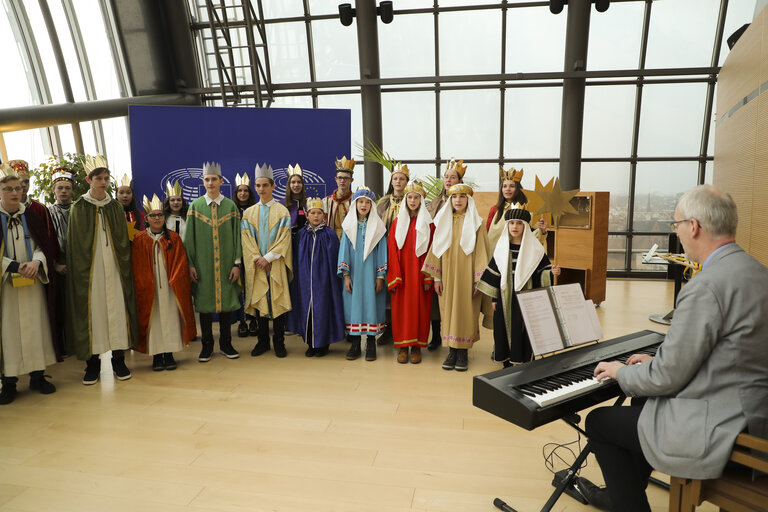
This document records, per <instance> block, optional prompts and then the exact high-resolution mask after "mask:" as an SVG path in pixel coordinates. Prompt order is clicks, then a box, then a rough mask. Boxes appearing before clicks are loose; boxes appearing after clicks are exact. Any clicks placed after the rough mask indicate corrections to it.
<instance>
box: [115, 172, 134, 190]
mask: <svg viewBox="0 0 768 512" xmlns="http://www.w3.org/2000/svg"><path fill="white" fill-rule="evenodd" d="M130 186H131V177H130V176H128V175H127V174H123V175H122V176H120V177H119V178H118V179H117V188H120V187H130Z"/></svg>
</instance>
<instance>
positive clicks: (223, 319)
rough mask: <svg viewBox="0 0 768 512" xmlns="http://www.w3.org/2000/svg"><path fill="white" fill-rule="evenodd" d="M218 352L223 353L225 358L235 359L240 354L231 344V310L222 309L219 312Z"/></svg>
mask: <svg viewBox="0 0 768 512" xmlns="http://www.w3.org/2000/svg"><path fill="white" fill-rule="evenodd" d="M219 352H221V353H222V354H224V355H225V356H226V357H227V359H237V358H238V357H240V354H238V353H237V350H235V347H233V346H232V312H231V311H222V312H221V313H219Z"/></svg>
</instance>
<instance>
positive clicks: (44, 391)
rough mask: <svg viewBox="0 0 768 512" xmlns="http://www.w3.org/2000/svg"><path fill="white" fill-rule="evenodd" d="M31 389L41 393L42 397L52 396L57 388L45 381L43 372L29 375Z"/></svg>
mask: <svg viewBox="0 0 768 512" xmlns="http://www.w3.org/2000/svg"><path fill="white" fill-rule="evenodd" d="M29 389H30V390H31V391H39V392H40V394H41V395H50V394H51V393H55V392H56V386H54V385H53V383H52V382H48V381H47V380H45V375H43V372H42V371H41V372H40V373H37V372H32V373H31V374H29Z"/></svg>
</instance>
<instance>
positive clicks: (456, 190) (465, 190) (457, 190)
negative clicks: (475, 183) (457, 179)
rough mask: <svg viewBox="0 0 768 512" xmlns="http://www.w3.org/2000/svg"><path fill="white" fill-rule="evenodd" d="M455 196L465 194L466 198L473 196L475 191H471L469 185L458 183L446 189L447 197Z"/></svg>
mask: <svg viewBox="0 0 768 512" xmlns="http://www.w3.org/2000/svg"><path fill="white" fill-rule="evenodd" d="M456 194H467V195H468V196H472V195H474V194H475V191H474V190H472V187H470V186H469V185H465V184H463V183H459V184H458V185H454V186H452V187H451V188H449V189H448V195H449V196H453V195H456Z"/></svg>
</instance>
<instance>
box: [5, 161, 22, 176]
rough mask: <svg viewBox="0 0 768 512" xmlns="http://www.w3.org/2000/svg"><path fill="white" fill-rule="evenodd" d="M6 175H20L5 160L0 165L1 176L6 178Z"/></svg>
mask: <svg viewBox="0 0 768 512" xmlns="http://www.w3.org/2000/svg"><path fill="white" fill-rule="evenodd" d="M6 176H13V177H14V178H18V177H19V175H18V174H16V171H14V170H13V167H11V165H10V164H9V163H8V162H3V163H2V165H0V178H5V177H6Z"/></svg>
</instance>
